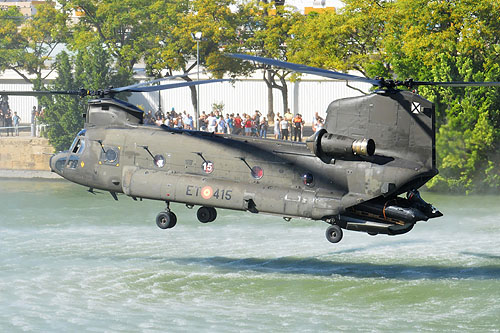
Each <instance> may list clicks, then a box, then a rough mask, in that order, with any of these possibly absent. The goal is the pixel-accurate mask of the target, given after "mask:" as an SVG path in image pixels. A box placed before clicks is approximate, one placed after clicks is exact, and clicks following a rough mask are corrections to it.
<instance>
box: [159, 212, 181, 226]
mask: <svg viewBox="0 0 500 333" xmlns="http://www.w3.org/2000/svg"><path fill="white" fill-rule="evenodd" d="M176 224H177V216H175V214H174V213H172V212H160V213H159V214H158V215H157V216H156V225H157V226H158V228H160V229H170V228H173V227H175V225H176Z"/></svg>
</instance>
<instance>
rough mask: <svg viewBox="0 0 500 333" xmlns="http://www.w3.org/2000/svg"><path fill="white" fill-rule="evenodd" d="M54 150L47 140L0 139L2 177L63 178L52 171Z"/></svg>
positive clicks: (29, 138) (0, 173) (23, 137)
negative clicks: (50, 164)
mask: <svg viewBox="0 0 500 333" xmlns="http://www.w3.org/2000/svg"><path fill="white" fill-rule="evenodd" d="M53 153H54V148H53V147H52V146H51V145H50V144H49V141H48V140H47V139H45V138H35V137H31V136H14V137H12V136H5V134H3V135H2V136H1V137H0V177H2V178H49V179H57V178H61V177H60V176H59V175H57V174H56V173H53V172H51V171H50V166H49V161H50V157H51V156H52V154H53Z"/></svg>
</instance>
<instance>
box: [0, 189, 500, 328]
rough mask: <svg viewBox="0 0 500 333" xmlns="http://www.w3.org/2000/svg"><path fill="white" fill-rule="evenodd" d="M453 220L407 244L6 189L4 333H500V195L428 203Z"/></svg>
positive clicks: (238, 216)
mask: <svg viewBox="0 0 500 333" xmlns="http://www.w3.org/2000/svg"><path fill="white" fill-rule="evenodd" d="M423 198H424V199H425V200H426V201H428V202H432V203H433V204H434V205H435V206H436V207H438V208H439V209H440V210H441V211H442V212H443V213H444V217H441V218H438V219H434V220H431V221H429V222H420V223H418V224H417V225H416V226H415V228H414V229H413V230H412V231H411V232H410V233H408V234H405V235H400V236H394V237H391V236H385V235H380V236H375V237H372V236H369V235H367V234H362V233H356V232H351V231H346V232H344V238H343V240H342V242H340V243H338V244H331V243H329V242H328V241H327V240H326V239H325V236H324V233H325V229H326V226H327V225H326V224H325V223H322V222H313V221H308V220H300V219H293V220H291V221H290V222H286V221H284V220H283V219H281V218H279V217H275V216H266V215H258V214H257V215H255V214H251V213H240V212H232V211H225V210H218V218H217V220H216V221H215V222H213V223H208V224H201V223H199V222H198V221H197V219H196V210H195V209H192V210H190V209H188V208H187V207H185V206H183V205H180V204H172V205H171V208H172V209H173V210H174V211H175V213H176V214H177V219H178V222H177V226H176V227H175V228H173V229H171V230H160V229H159V228H158V227H157V226H156V224H155V222H154V219H155V216H156V214H157V213H158V212H159V211H161V210H162V209H163V208H164V204H163V203H162V202H157V201H146V200H145V201H143V202H140V201H137V202H135V201H133V200H132V199H130V198H128V197H126V196H119V199H120V200H119V201H118V202H115V201H114V200H113V198H112V197H111V196H110V195H109V193H102V194H96V195H93V194H91V193H89V192H87V191H86V188H84V187H81V186H78V185H74V184H71V183H68V182H66V181H43V180H5V179H4V180H0V310H1V311H0V331H2V332H17V331H37V332H76V331H98V332H104V331H107V332H136V331H142V332H186V331H189V332H235V331H239V332H257V331H265V332H334V331H369V332H402V331H405V332H415V331H434V332H443V331H460V332H462V331H469V332H470V331H476V332H488V331H489V332H498V331H499V330H500V246H499V245H500V204H499V203H498V202H499V199H500V197H498V196H481V197H479V196H477V197H474V196H472V197H456V196H447V195H436V194H431V193H424V194H423Z"/></svg>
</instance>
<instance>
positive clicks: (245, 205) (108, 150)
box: [51, 102, 437, 237]
mask: <svg viewBox="0 0 500 333" xmlns="http://www.w3.org/2000/svg"><path fill="white" fill-rule="evenodd" d="M104 104H106V103H104ZM104 104H103V105H104ZM332 104H333V103H332ZM93 106H94V109H95V107H96V106H99V103H97V102H96V103H94V105H93ZM108 107H109V105H108V106H107V107H106V108H103V109H105V111H107V112H109V111H110V110H109V108H108ZM118 109H119V108H118ZM90 111H92V105H91V108H90ZM111 111H113V108H112V110H111ZM114 111H115V112H114V113H116V114H118V115H119V112H116V110H114ZM123 113H124V114H126V113H125V112H123ZM129 113H130V112H129ZM96 114H97V115H98V117H99V120H100V122H102V120H103V119H106V117H108V115H109V114H107V113H105V112H104V113H103V112H102V110H99V111H98V112H96ZM110 114H111V115H113V112H111V113H110ZM333 114H334V113H333V112H331V115H333ZM92 117H94V119H95V118H96V116H95V114H94V116H92V112H90V114H88V115H87V119H91V120H92ZM119 118H120V117H119V116H118V117H115V116H113V117H110V119H112V122H114V123H112V124H110V125H109V126H102V125H95V124H93V123H91V122H90V123H87V125H86V129H85V130H82V131H81V132H80V133H79V134H78V136H77V137H76V138H75V141H74V143H73V145H72V146H71V148H70V150H69V151H66V152H61V153H58V154H56V155H55V156H53V157H52V159H51V168H52V170H53V171H55V172H57V173H58V174H60V175H61V176H63V177H64V178H66V179H68V180H70V181H72V182H75V183H78V184H81V185H84V186H88V187H89V188H90V189H91V190H90V191H93V189H100V190H105V191H109V192H110V193H111V194H112V195H113V197H114V198H115V199H116V198H117V196H116V193H124V194H126V195H127V196H130V197H132V198H133V199H135V200H136V199H143V198H144V199H153V200H161V201H165V202H167V205H168V204H169V203H170V202H177V203H184V204H186V205H188V206H189V207H192V206H194V205H199V206H201V207H205V208H207V207H208V208H210V209H212V210H214V208H225V209H233V210H240V211H249V212H252V213H269V214H277V215H280V216H283V217H284V218H287V219H288V218H293V217H301V218H308V219H312V220H323V221H326V222H328V223H330V224H333V225H335V226H336V225H339V226H340V227H342V228H346V229H351V230H357V231H364V232H368V233H371V234H378V233H385V234H398V233H404V232H407V231H409V230H410V229H411V228H412V227H413V225H414V224H415V222H416V221H418V220H427V219H428V218H429V217H434V216H428V215H429V214H427V215H425V214H424V213H422V212H421V210H420V211H419V209H418V208H415V207H414V206H415V205H413V204H411V203H410V202H409V201H405V200H407V199H401V198H399V199H398V200H396V201H394V200H395V199H396V196H397V195H398V194H401V193H403V191H409V190H412V189H416V188H418V187H420V186H421V185H422V184H423V183H425V182H426V181H427V180H428V179H430V178H432V176H434V175H435V174H436V173H437V171H436V170H435V169H434V166H433V163H430V162H429V160H431V159H428V158H426V159H427V162H429V163H425V162H420V161H418V160H413V161H408V160H406V159H405V158H404V157H405V155H404V154H403V155H401V154H400V155H399V156H400V157H398V153H395V154H394V155H396V156H386V155H381V154H378V153H375V154H374V151H372V152H371V154H366V155H363V154H358V153H356V151H355V149H354V148H353V150H351V149H345V147H344V146H343V145H340V144H338V142H340V141H339V138H340V137H334V138H332V135H329V136H328V135H327V136H325V137H324V138H316V141H314V137H312V138H311V142H308V143H307V144H306V143H297V142H288V141H281V140H271V139H261V138H254V137H242V136H236V135H228V134H215V133H206V132H200V131H190V130H179V129H173V128H169V127H166V126H161V127H158V126H151V125H142V124H140V123H134V122H135V121H134V119H138V118H133V117H132V120H133V121H132V123H130V117H128V118H127V119H126V120H124V121H123V123H121V122H122V121H121V120H120V121H119V120H117V119H119ZM327 124H328V118H327ZM344 134H345V133H344ZM347 134H349V133H347ZM358 137H360V136H357V137H356V138H358ZM345 138H347V141H349V137H344V136H342V137H341V139H342V140H344V141H345V140H346V139H345ZM318 140H321V142H320V141H318ZM358 141H359V140H358ZM342 142H343V141H342ZM311 144H314V145H316V148H318V149H319V150H320V151H321V152H318V151H316V150H314V149H311ZM321 145H322V146H321ZM353 146H354V144H353ZM321 147H323V149H322V148H321ZM332 147H333V148H332ZM330 150H331V151H332V153H331V154H329V151H330ZM372 150H375V147H373V148H372ZM377 150H378V148H377ZM431 150H432V149H431ZM382 151H384V150H383V149H382ZM388 152H389V151H385V153H386V154H387V153H388ZM319 154H323V155H324V156H320V155H319ZM391 200H392V201H393V202H392V203H390V201H391ZM402 200H403V201H404V202H401V201H402ZM395 207H397V208H395ZM387 208H389V209H387ZM391 208H392V211H391ZM394 209H396V211H395V212H394ZM424 210H425V209H424ZM169 211H170V208H169V206H167V212H169ZM386 211H387V212H386ZM199 218H200V217H199ZM200 221H201V219H200ZM174 225H175V223H174ZM327 237H328V235H327Z"/></svg>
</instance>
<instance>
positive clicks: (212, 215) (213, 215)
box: [208, 207, 217, 222]
mask: <svg viewBox="0 0 500 333" xmlns="http://www.w3.org/2000/svg"><path fill="white" fill-rule="evenodd" d="M208 209H209V210H210V220H209V221H208V222H213V221H215V219H216V218H217V211H216V210H215V208H214V207H208Z"/></svg>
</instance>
